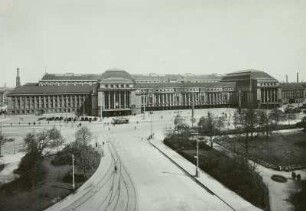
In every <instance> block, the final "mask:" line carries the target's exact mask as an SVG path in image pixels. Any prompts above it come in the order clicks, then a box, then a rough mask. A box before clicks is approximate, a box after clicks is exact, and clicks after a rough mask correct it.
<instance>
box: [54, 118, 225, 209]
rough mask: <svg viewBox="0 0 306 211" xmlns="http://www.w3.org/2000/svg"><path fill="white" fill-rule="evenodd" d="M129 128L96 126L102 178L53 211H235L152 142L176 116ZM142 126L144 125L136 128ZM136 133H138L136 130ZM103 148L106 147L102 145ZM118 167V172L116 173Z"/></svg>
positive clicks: (98, 174) (96, 177)
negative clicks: (102, 153) (149, 137)
mask: <svg viewBox="0 0 306 211" xmlns="http://www.w3.org/2000/svg"><path fill="white" fill-rule="evenodd" d="M131 120H132V121H131V123H130V124H126V125H116V126H115V127H113V126H107V125H103V126H102V125H101V124H92V125H90V129H91V130H92V131H93V133H94V134H99V135H98V137H97V141H98V143H99V144H100V145H101V146H103V147H104V152H105V156H104V157H103V159H102V160H101V164H100V166H99V168H98V170H97V172H96V173H95V174H94V175H93V176H92V178H90V179H89V181H88V182H87V183H85V184H84V185H83V186H82V187H81V188H80V189H79V190H78V191H77V193H75V194H72V195H70V196H68V197H67V198H66V199H64V200H62V201H61V202H59V203H58V204H55V205H54V206H52V207H50V208H49V209H48V211H51V210H56V211H57V210H118V211H119V210H120V211H121V210H131V211H134V210H139V211H142V210H145V211H151V210H152V211H153V210H154V211H159V210H160V211H171V210H188V211H193V210H194V211H196V210H216V211H217V210H218V211H219V210H222V211H226V210H231V209H230V208H229V207H228V206H227V205H226V204H224V203H223V202H222V201H221V200H220V199H218V198H217V197H216V196H214V195H212V194H210V193H209V192H207V191H206V190H205V189H203V188H201V187H200V186H199V185H198V184H196V183H195V182H194V181H193V180H191V179H190V178H189V177H188V176H187V175H185V174H184V173H183V172H182V171H181V170H180V169H179V168H178V167H176V166H175V165H174V164H173V163H172V162H170V161H169V160H168V159H167V158H166V157H164V156H163V155H162V154H161V153H160V152H159V151H158V150H156V149H155V148H154V147H152V146H151V145H150V144H149V142H148V141H147V139H146V138H147V137H148V136H149V135H150V133H151V126H152V129H153V131H154V132H157V131H159V132H161V131H163V130H164V129H165V128H166V127H169V126H170V124H172V122H173V121H172V120H173V116H170V115H169V117H164V118H161V116H157V115H155V116H154V118H153V121H152V124H151V121H150V118H148V117H147V118H146V119H144V120H143V119H142V118H140V117H139V116H138V117H134V119H133V118H131ZM137 121H139V123H137ZM135 128H136V129H135ZM103 143H104V144H103ZM115 166H117V170H115Z"/></svg>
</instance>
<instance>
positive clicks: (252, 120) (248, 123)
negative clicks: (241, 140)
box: [240, 107, 258, 154]
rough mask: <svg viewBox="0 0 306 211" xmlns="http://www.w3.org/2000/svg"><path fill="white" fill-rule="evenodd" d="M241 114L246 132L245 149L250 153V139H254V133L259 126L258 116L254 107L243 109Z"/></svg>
mask: <svg viewBox="0 0 306 211" xmlns="http://www.w3.org/2000/svg"><path fill="white" fill-rule="evenodd" d="M240 116H241V125H242V129H243V131H244V133H245V151H246V154H248V150H249V141H253V140H254V133H255V130H256V128H257V126H258V116H257V113H256V111H255V109H253V108H252V107H251V108H247V109H244V110H242V111H241V115H240Z"/></svg>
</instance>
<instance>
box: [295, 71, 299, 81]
mask: <svg viewBox="0 0 306 211" xmlns="http://www.w3.org/2000/svg"><path fill="white" fill-rule="evenodd" d="M296 82H297V83H299V72H296Z"/></svg>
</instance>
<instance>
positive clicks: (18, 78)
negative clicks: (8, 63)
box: [16, 68, 20, 87]
mask: <svg viewBox="0 0 306 211" xmlns="http://www.w3.org/2000/svg"><path fill="white" fill-rule="evenodd" d="M17 86H20V76H19V68H17V77H16V87H17Z"/></svg>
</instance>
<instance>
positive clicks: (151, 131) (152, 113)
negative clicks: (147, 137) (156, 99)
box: [151, 113, 153, 138]
mask: <svg viewBox="0 0 306 211" xmlns="http://www.w3.org/2000/svg"><path fill="white" fill-rule="evenodd" d="M152 116H153V113H151V137H152V138H153V126H152V118H153V117H152Z"/></svg>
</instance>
